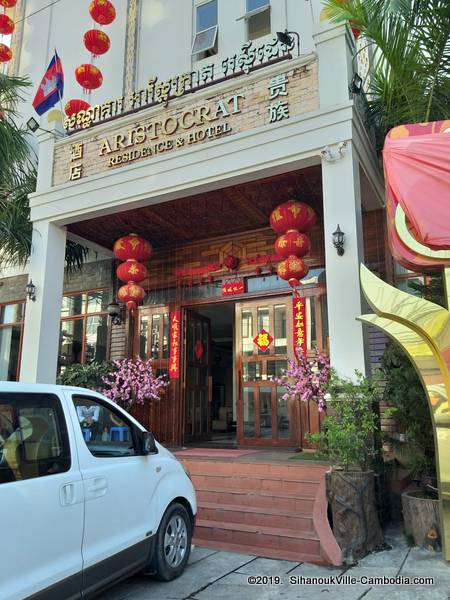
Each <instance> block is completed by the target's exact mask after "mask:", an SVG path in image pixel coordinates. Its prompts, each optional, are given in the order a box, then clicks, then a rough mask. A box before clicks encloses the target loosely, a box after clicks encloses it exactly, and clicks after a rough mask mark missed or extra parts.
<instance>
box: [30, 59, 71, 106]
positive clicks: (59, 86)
mask: <svg viewBox="0 0 450 600" xmlns="http://www.w3.org/2000/svg"><path fill="white" fill-rule="evenodd" d="M63 93H64V73H63V70H62V65H61V60H60V58H59V56H58V55H57V53H56V50H55V55H54V56H53V58H52V60H51V62H50V64H49V65H48V69H47V71H46V72H45V75H44V77H43V78H42V81H41V84H40V86H39V88H38V91H37V92H36V96H35V97H34V100H33V108H34V110H35V111H36V112H37V114H38V115H43V114H44V113H45V112H47V111H48V110H49V109H50V108H52V106H55V104H56V103H57V102H58V101H59V100H61V98H62V97H63Z"/></svg>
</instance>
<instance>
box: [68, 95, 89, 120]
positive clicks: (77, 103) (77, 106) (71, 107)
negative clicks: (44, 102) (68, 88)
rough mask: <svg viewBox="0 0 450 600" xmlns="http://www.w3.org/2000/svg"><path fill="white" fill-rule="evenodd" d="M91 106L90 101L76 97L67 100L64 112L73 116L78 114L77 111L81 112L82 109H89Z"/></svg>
mask: <svg viewBox="0 0 450 600" xmlns="http://www.w3.org/2000/svg"><path fill="white" fill-rule="evenodd" d="M90 106H91V105H90V104H89V102H86V101H85V100H78V99H77V98H74V99H72V100H69V101H68V102H66V105H65V107H64V112H65V113H66V115H67V116H68V117H71V116H72V115H76V114H77V113H79V112H80V111H81V110H87V109H88V108H90Z"/></svg>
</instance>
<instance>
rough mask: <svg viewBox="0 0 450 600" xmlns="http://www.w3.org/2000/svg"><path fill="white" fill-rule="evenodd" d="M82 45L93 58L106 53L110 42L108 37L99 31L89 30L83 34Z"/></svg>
mask: <svg viewBox="0 0 450 600" xmlns="http://www.w3.org/2000/svg"><path fill="white" fill-rule="evenodd" d="M84 45H85V46H86V48H87V49H88V50H89V52H90V53H91V54H93V55H94V56H98V55H99V54H105V52H108V50H109V47H110V45H111V42H110V41H109V37H108V36H107V35H106V33H104V32H103V31H100V29H89V31H86V33H85V34H84Z"/></svg>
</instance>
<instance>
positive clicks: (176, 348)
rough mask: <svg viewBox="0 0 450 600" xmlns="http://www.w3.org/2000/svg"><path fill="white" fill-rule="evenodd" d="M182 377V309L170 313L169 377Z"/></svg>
mask: <svg viewBox="0 0 450 600" xmlns="http://www.w3.org/2000/svg"><path fill="white" fill-rule="evenodd" d="M179 377H180V311H179V310H176V311H174V312H172V313H170V357H169V378H170V379H179Z"/></svg>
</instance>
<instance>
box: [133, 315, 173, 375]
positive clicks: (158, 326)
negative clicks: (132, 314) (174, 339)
mask: <svg viewBox="0 0 450 600" xmlns="http://www.w3.org/2000/svg"><path fill="white" fill-rule="evenodd" d="M139 318H140V324H139V340H137V342H138V343H137V344H136V345H135V352H136V353H139V356H140V357H141V358H142V359H144V360H146V359H149V358H151V359H153V368H154V369H155V372H156V374H157V375H167V374H168V372H169V355H170V343H169V342H170V313H169V309H168V307H167V306H165V307H159V308H147V309H145V310H143V311H141V313H140V317H139Z"/></svg>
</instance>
